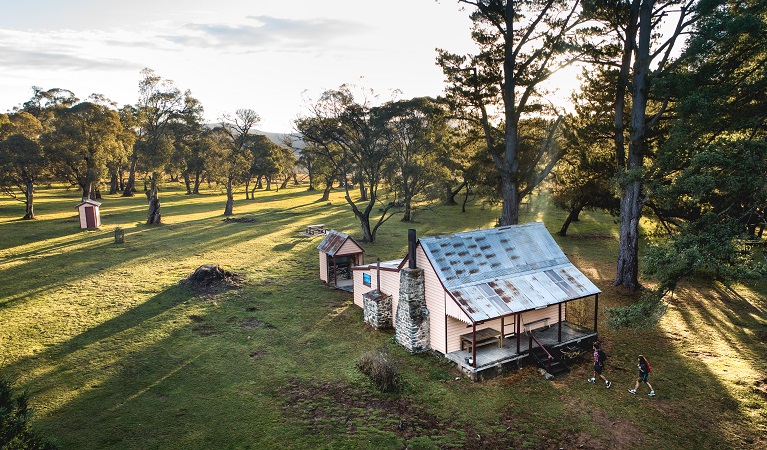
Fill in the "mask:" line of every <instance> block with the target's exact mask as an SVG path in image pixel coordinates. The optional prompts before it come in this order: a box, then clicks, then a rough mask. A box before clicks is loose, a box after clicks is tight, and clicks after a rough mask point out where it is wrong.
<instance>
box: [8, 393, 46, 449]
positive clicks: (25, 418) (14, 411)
mask: <svg viewBox="0 0 767 450" xmlns="http://www.w3.org/2000/svg"><path fill="white" fill-rule="evenodd" d="M29 400H30V398H29V393H27V392H24V393H22V394H19V395H14V394H13V391H12V389H11V386H10V384H9V383H8V382H6V381H5V380H3V379H0V448H2V449H8V450H11V449H34V450H56V448H58V447H56V446H55V445H54V444H52V443H50V442H48V441H47V440H46V439H45V438H43V437H42V436H41V435H40V434H39V433H38V432H36V431H35V430H34V429H33V428H32V419H33V417H34V410H33V409H32V408H31V407H30V406H29V403H30V401H29Z"/></svg>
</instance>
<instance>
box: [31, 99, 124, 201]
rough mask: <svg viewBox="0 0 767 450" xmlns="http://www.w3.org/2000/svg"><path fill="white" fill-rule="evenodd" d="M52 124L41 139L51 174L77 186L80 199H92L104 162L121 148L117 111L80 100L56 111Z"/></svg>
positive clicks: (104, 166) (100, 177)
mask: <svg viewBox="0 0 767 450" xmlns="http://www.w3.org/2000/svg"><path fill="white" fill-rule="evenodd" d="M53 123H54V128H53V129H52V130H49V131H48V132H47V133H45V134H44V135H43V136H42V138H41V140H42V141H43V142H44V150H45V154H46V156H47V157H48V158H49V160H50V161H51V165H52V167H53V171H54V173H56V174H57V175H59V176H60V177H62V178H63V179H66V180H69V181H70V182H71V183H72V184H76V185H78V186H80V188H81V189H82V197H83V199H87V198H93V193H94V191H95V186H96V185H97V184H98V183H99V182H100V181H102V180H103V179H104V177H105V176H106V174H107V165H106V164H107V161H108V160H109V159H110V157H111V155H112V154H113V153H114V152H117V151H119V149H120V148H121V142H120V135H121V133H122V131H123V130H122V126H121V125H120V116H119V114H118V113H117V111H115V110H114V109H111V108H110V107H109V106H106V105H102V104H97V103H92V102H81V103H78V104H76V105H74V106H72V107H71V108H66V109H61V110H58V111H57V112H56V117H55V119H54V122H53Z"/></svg>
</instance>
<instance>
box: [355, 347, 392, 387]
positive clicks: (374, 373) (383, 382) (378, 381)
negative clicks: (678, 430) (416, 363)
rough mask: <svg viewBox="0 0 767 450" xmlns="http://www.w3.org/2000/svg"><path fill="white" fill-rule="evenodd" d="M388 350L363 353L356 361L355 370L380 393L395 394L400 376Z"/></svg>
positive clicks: (382, 349) (381, 349) (380, 349)
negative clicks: (366, 378) (364, 376)
mask: <svg viewBox="0 0 767 450" xmlns="http://www.w3.org/2000/svg"><path fill="white" fill-rule="evenodd" d="M398 366H399V365H398V363H397V361H395V360H394V359H393V358H392V356H391V352H390V351H389V349H388V348H379V349H376V350H371V351H369V352H365V353H363V354H362V355H361V356H360V358H359V359H358V360H357V369H359V370H360V372H362V373H364V374H365V375H367V376H368V378H370V380H371V381H372V382H373V384H375V386H376V387H377V388H378V389H379V390H380V391H381V392H395V391H397V390H398V389H399V387H400V382H401V380H400V374H399V367H398Z"/></svg>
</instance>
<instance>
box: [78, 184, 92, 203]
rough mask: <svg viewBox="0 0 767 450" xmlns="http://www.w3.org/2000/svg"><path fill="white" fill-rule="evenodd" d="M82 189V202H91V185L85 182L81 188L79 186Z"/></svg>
mask: <svg viewBox="0 0 767 450" xmlns="http://www.w3.org/2000/svg"><path fill="white" fill-rule="evenodd" d="M80 187H81V188H82V189H83V196H82V197H83V200H92V199H93V196H92V194H93V192H92V189H93V183H89V182H86V183H85V184H83V185H82V186H80Z"/></svg>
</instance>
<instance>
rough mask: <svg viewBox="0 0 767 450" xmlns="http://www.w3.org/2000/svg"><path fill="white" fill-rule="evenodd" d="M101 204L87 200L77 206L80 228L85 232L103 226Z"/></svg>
mask: <svg viewBox="0 0 767 450" xmlns="http://www.w3.org/2000/svg"><path fill="white" fill-rule="evenodd" d="M100 206H101V203H99V202H96V201H93V200H90V199H87V200H83V201H82V202H81V203H80V204H79V205H77V206H75V208H76V209H77V211H78V213H79V216H80V228H82V229H83V230H86V229H87V230H95V229H96V228H98V227H100V226H101V214H100V213H99V207H100Z"/></svg>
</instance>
